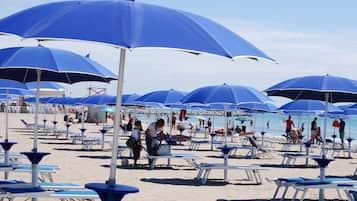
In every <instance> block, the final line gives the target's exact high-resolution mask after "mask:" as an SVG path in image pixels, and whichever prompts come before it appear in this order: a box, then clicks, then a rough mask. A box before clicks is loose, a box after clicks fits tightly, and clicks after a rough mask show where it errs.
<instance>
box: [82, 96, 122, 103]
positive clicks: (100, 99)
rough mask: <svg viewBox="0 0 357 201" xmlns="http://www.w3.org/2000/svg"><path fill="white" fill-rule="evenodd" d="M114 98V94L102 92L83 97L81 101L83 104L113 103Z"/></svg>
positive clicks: (114, 101)
mask: <svg viewBox="0 0 357 201" xmlns="http://www.w3.org/2000/svg"><path fill="white" fill-rule="evenodd" d="M116 99H117V97H116V96H111V95H106V94H102V95H95V96H88V97H85V98H83V99H82V101H81V102H82V104H83V105H115V103H116Z"/></svg>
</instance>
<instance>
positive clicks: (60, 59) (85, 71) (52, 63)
mask: <svg viewBox="0 0 357 201" xmlns="http://www.w3.org/2000/svg"><path fill="white" fill-rule="evenodd" d="M23 66H26V70H24V68H22V67H23ZM0 67H1V68H0V75H1V76H0V78H9V79H11V80H16V81H19V82H23V83H26V82H34V81H37V78H40V80H42V81H55V82H64V83H69V84H72V83H76V82H81V81H100V82H109V81H111V80H115V79H117V76H116V75H115V74H113V73H112V72H110V71H109V70H108V69H106V68H105V67H103V66H102V65H100V64H98V63H96V62H95V61H93V60H91V59H89V58H87V57H83V56H80V55H78V54H75V53H72V52H69V51H65V50H60V49H52V48H46V47H41V46H38V47H12V48H5V49H0ZM38 72H41V73H40V77H38V76H37V74H38Z"/></svg>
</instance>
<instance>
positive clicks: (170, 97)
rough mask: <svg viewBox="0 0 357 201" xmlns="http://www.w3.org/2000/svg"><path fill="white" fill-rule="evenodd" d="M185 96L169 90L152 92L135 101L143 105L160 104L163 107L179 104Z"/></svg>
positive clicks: (180, 92)
mask: <svg viewBox="0 0 357 201" xmlns="http://www.w3.org/2000/svg"><path fill="white" fill-rule="evenodd" d="M185 95H186V93H185V92H182V91H177V90H174V89H170V90H159V91H152V92H149V93H147V94H144V95H142V96H140V97H138V98H137V99H135V101H137V102H144V103H161V104H163V105H173V104H177V103H179V102H180V100H181V99H182V98H183V97H184V96H185Z"/></svg>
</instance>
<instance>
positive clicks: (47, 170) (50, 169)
mask: <svg viewBox="0 0 357 201" xmlns="http://www.w3.org/2000/svg"><path fill="white" fill-rule="evenodd" d="M58 170H59V167H58V166H55V165H39V181H41V182H44V181H50V182H53V175H52V174H53V173H56V172H57V171H58ZM0 171H3V172H28V173H31V172H32V168H31V165H30V164H17V165H15V166H12V165H2V166H0Z"/></svg>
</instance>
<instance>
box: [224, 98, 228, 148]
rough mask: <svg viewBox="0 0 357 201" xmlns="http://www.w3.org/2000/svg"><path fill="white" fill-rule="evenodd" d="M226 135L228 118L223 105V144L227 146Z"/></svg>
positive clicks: (225, 107) (225, 106)
mask: <svg viewBox="0 0 357 201" xmlns="http://www.w3.org/2000/svg"><path fill="white" fill-rule="evenodd" d="M227 135H228V117H227V105H224V144H225V145H227Z"/></svg>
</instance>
